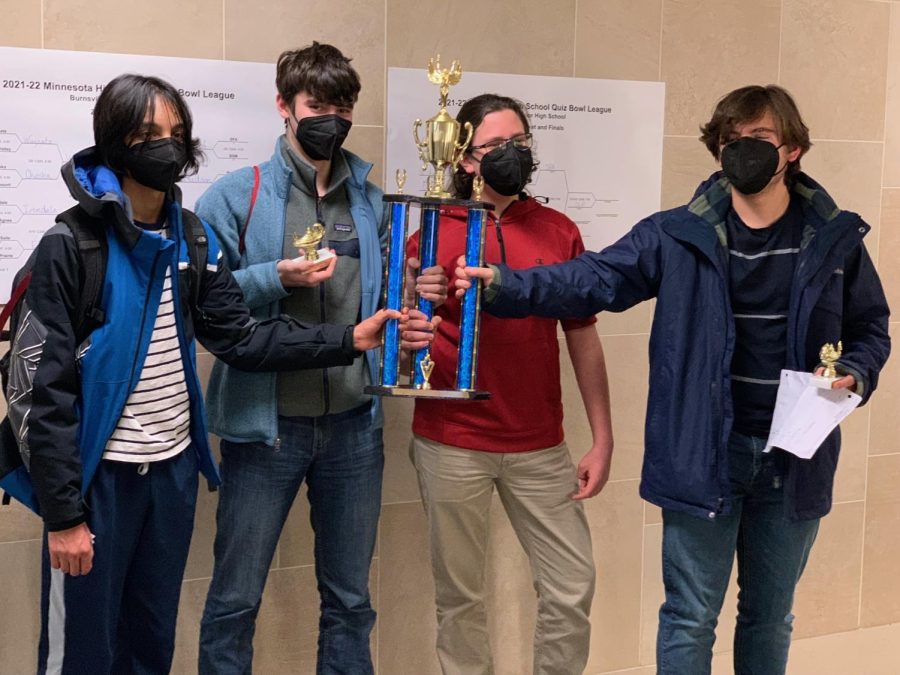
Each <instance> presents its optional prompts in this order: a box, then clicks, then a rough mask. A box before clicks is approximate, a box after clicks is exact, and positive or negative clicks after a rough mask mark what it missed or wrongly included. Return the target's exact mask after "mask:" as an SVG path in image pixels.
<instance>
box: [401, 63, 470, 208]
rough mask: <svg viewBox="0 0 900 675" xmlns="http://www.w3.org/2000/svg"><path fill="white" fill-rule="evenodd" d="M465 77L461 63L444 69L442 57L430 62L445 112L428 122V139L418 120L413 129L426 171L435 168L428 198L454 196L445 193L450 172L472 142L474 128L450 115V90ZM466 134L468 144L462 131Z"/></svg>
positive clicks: (426, 123) (423, 167) (439, 112)
mask: <svg viewBox="0 0 900 675" xmlns="http://www.w3.org/2000/svg"><path fill="white" fill-rule="evenodd" d="M461 77H462V68H460V65H459V61H453V62H452V63H451V64H450V68H441V55H440V54H438V55H437V57H436V58H433V59H428V79H429V81H431V82H433V83H434V84H436V85H438V86H440V91H441V98H440V104H441V109H440V110H439V111H438V114H437V115H435V116H434V117H431V118H429V119H427V120H426V121H425V139H424V140H422V139H420V138H419V127H421V126H422V120H420V119H417V120H416V123H415V124H414V125H413V139H414V140H415V142H416V147H417V148H418V149H419V157H420V158H421V160H422V169H426V168H427V167H428V165H429V164H431V166H433V167H434V174H433V175H432V176H429V177H428V179H427V185H426V189H425V196H426V197H437V198H442V199H446V198H449V197H451V196H452V195H451V194H450V193H449V192H448V191H447V190H445V189H444V186H445V185H446V181H447V169H448V168H450V167H456V165H457V164H459V163H460V161H461V160H462V158H463V153H465V151H466V148H467V147H469V143H470V142H471V141H472V125H471V123H469V122H466V124H465V126H463V125H461V124H460V123H459V122H457V121H456V120H455V119H453V117H451V116H450V113H448V112H447V96H448V94H449V93H450V87H451V86H452V85H454V84H456V83H457V82H459V79H460V78H461ZM463 130H465V140H463V134H462V133H460V132H461V131H463Z"/></svg>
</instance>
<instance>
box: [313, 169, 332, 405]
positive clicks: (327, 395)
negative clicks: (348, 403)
mask: <svg viewBox="0 0 900 675" xmlns="http://www.w3.org/2000/svg"><path fill="white" fill-rule="evenodd" d="M313 185H315V183H314V184H313ZM315 190H316V222H319V223H322V225H323V226H324V225H325V223H324V222H322V220H323V219H322V198H321V197H320V196H319V190H318V187H316V188H315ZM325 283H326V282H325V281H324V280H323V281H322V282H321V283H320V284H319V323H326V321H325V316H326V313H325ZM322 395H323V397H324V399H325V407H324V409H323V410H322V414H323V415H327V414H328V411H329V410H330V409H331V387H330V386H329V382H328V368H322Z"/></svg>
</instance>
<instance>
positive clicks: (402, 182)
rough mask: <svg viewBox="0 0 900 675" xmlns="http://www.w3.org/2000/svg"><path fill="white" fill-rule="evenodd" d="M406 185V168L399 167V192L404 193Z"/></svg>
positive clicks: (399, 193)
mask: <svg viewBox="0 0 900 675" xmlns="http://www.w3.org/2000/svg"><path fill="white" fill-rule="evenodd" d="M404 185H406V169H397V194H398V195H402V194H403V186H404Z"/></svg>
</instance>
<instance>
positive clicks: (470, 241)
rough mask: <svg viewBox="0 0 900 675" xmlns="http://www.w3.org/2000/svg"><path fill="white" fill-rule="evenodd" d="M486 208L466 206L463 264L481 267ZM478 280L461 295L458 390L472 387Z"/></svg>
mask: <svg viewBox="0 0 900 675" xmlns="http://www.w3.org/2000/svg"><path fill="white" fill-rule="evenodd" d="M486 222H487V211H486V210H485V209H483V208H469V214H468V218H467V221H466V265H471V266H476V267H481V266H482V265H483V264H484V230H485V224H486ZM481 287H482V284H481V282H480V281H478V282H477V283H474V284H472V285H471V286H470V287H469V288H468V289H466V293H465V295H463V298H462V306H461V316H460V323H459V354H458V361H457V366H456V388H457V389H459V390H462V391H472V390H474V389H475V375H476V373H477V371H478V328H479V325H480V323H481Z"/></svg>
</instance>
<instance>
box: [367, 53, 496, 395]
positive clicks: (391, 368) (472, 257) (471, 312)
mask: <svg viewBox="0 0 900 675" xmlns="http://www.w3.org/2000/svg"><path fill="white" fill-rule="evenodd" d="M440 58H441V57H440V56H438V57H437V58H435V59H430V60H429V61H428V79H429V80H430V81H431V82H433V83H434V84H436V85H438V86H439V87H440V93H441V98H440V105H441V109H440V111H439V112H438V114H437V115H435V116H434V117H432V118H430V119H428V120H426V121H425V122H424V126H425V138H424V139H420V138H419V129H420V128H421V127H422V125H423V122H422V120H420V119H417V120H416V122H415V124H414V126H413V138H414V140H415V143H416V147H417V148H418V150H419V157H420V158H421V159H422V168H423V170H424V169H426V168H427V167H428V165H431V166H432V167H433V169H434V172H433V174H432V175H430V176H428V178H427V180H426V189H425V196H424V197H418V196H414V195H408V194H403V187H404V184H405V183H406V172H405V171H402V170H398V171H397V194H390V195H385V196H384V201H385V204H386V206H387V209H388V210H389V212H390V223H389V228H388V250H387V264H386V269H385V283H384V289H385V298H384V306H385V307H386V308H387V309H396V310H400V309H401V308H402V307H403V298H404V290H405V289H404V284H405V280H406V275H405V273H404V272H405V269H406V231H407V227H408V225H409V209H410V206H411V205H413V204H415V205H418V206H419V208H420V223H419V260H420V261H421V263H422V266H421V269H426V268H428V267H432V266H433V265H435V264H437V247H438V222H439V220H440V210H441V207H442V206H448V205H453V206H464V207H466V209H467V211H468V216H467V225H466V250H465V255H466V263H467V264H468V265H477V266H482V265H483V264H484V233H485V226H486V224H487V214H488V211H490V210H492V209H493V206H492V205H491V204H488V203H486V202H483V201H481V190H482V186H483V181H482V180H481V178H480V177H478V178H476V179H475V185H474V187H473V190H472V199H454V198H453V197H452V195H451V194H450V192H448V191H447V190H446V189H445V186H446V184H447V180H448V175H447V174H448V172H449V173H452V172H453V171H455V170H456V167H457V166H458V165H459V163H460V161H461V160H462V158H463V155H464V153H465V151H466V148H467V147H468V146H469V143H470V142H471V140H472V125H471V124H470V123H468V122H466V124H465V125H461V124H460V123H459V122H457V121H456V120H455V119H453V117H451V116H450V114H449V113H448V112H447V96H448V94H449V92H450V87H451V85H454V84H456V83H457V82H459V80H460V77H461V76H462V69H461V68H460V66H459V62H458V61H453V63H452V64H451V65H450V68H445V69H442V68H441V65H440ZM481 291H482V284H481V282H480V281H479V282H478V283H477V284H473V285H472V287H471V288H469V289H468V290H467V291H466V294H465V296H464V297H463V299H462V305H461V317H460V327H459V348H458V353H457V366H456V387H455V388H454V389H434V388H432V386H431V383H430V382H429V380H430V378H431V372H432V370H433V369H434V361H433V360H432V358H431V348H430V347H428V348H425V349H420V350H418V351H416V352H415V353H414V354H413V356H412V359H411V362H410V374H409V383H408V384H401V383H400V328H399V325H398V323H399V322H398V321H397V320H395V319H394V320H390V321H388V323H387V324H386V325H385V330H384V338H383V339H382V352H381V372H380V375H379V378H380V381H379V382H378V383H377V384H375V385H372V386H369V387H366V391H367V392H368V393H372V394H379V395H382V396H405V397H429V398H446V399H482V398H487V397H489V396H490V394H489V393H488V392H485V391H478V390H476V388H475V381H476V373H477V369H478V332H479V325H480V323H481ZM416 307H417V309H419V310H420V311H421V312H422V313H423V314H425V315H426V316H427V317H428V318H429V319H431V317H432V316H433V311H434V308H433V306H432V303H431V302H430V301H429V300H426V299H425V298H422V297H417V298H416Z"/></svg>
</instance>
